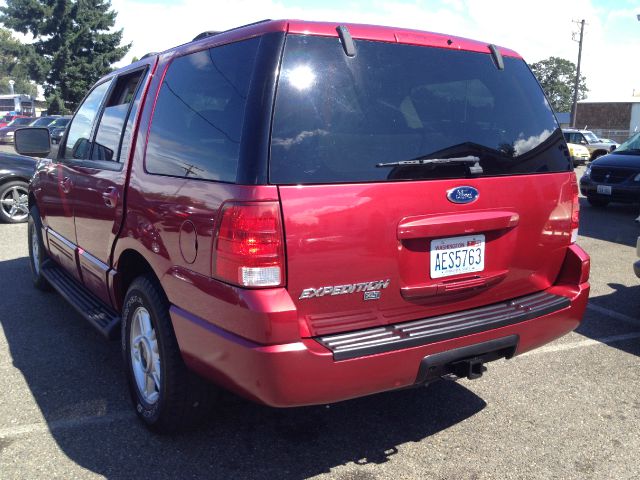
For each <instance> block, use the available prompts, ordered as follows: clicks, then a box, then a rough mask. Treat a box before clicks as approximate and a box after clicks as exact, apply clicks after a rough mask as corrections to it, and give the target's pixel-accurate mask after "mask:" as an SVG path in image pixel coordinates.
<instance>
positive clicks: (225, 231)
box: [213, 202, 284, 287]
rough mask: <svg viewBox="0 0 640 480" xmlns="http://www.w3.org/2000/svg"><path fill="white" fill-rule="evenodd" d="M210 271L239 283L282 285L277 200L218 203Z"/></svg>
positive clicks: (280, 234) (245, 284)
mask: <svg viewBox="0 0 640 480" xmlns="http://www.w3.org/2000/svg"><path fill="white" fill-rule="evenodd" d="M213 274H214V276H215V277H217V278H220V279H221V280H224V281H226V282H229V283H233V284H235V285H239V286H242V287H279V286H282V285H284V238H283V233H282V220H281V218H280V205H279V203H278V202H253V203H235V202H229V203H226V204H225V205H224V206H223V207H222V212H221V219H220V222H219V224H218V231H217V235H216V242H215V250H214V260H213Z"/></svg>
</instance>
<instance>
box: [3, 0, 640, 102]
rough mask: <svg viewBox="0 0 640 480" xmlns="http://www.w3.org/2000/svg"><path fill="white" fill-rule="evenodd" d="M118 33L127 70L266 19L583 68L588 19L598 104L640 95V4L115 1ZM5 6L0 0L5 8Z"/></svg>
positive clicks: (625, 0)
mask: <svg viewBox="0 0 640 480" xmlns="http://www.w3.org/2000/svg"><path fill="white" fill-rule="evenodd" d="M111 3H112V5H113V8H114V9H115V10H116V11H117V12H118V16H117V20H116V27H117V28H122V29H123V30H124V41H125V42H132V43H133V45H132V48H131V50H130V52H129V54H128V55H127V56H126V57H125V58H124V59H123V61H121V62H120V63H119V64H118V65H125V64H127V63H129V62H130V61H131V59H132V58H133V57H134V56H136V57H141V56H142V55H144V54H145V53H148V52H151V51H156V52H157V51H162V50H165V49H168V48H170V47H172V46H175V45H179V44H182V43H185V42H187V41H189V40H191V39H192V38H193V37H195V36H196V35H197V34H198V33H200V32H203V31H207V30H225V29H228V28H232V27H236V26H239V25H244V24H247V23H251V22H255V21H257V20H263V19H265V18H272V19H279V18H296V19H302V20H316V21H332V22H340V23H343V22H352V23H368V24H374V25H389V26H396V27H406V28H414V29H418V30H425V31H431V32H438V33H445V34H448V35H456V36H461V37H467V38H472V39H476V40H481V41H485V42H487V43H495V44H497V45H501V46H504V47H508V48H511V49H513V50H516V51H517V52H518V53H520V54H521V55H522V56H523V57H524V58H525V60H526V61H527V62H529V63H533V62H537V61H539V60H542V59H545V58H548V57H550V56H557V57H562V58H566V59H568V60H571V61H572V62H574V63H576V62H577V58H578V43H577V42H575V41H573V40H572V33H573V32H577V31H579V26H578V25H576V24H574V23H572V21H574V20H578V21H579V20H582V19H584V20H586V22H587V25H586V27H585V34H584V43H583V51H582V73H583V74H584V75H585V76H586V78H587V86H588V88H589V90H590V91H589V93H588V98H589V99H591V100H620V99H627V98H629V97H631V95H632V94H633V91H634V89H635V91H636V94H638V93H640V21H638V18H637V15H639V14H640V0H571V1H567V0H528V1H517V0H387V1H383V0H370V1H360V0H343V1H339V0H307V1H293V0H225V1H220V0H111ZM2 4H4V1H3V0H0V5H2Z"/></svg>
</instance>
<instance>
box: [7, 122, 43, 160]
mask: <svg viewBox="0 0 640 480" xmlns="http://www.w3.org/2000/svg"><path fill="white" fill-rule="evenodd" d="M13 142H14V148H15V149H16V152H18V153H19V154H20V155H27V156H29V157H46V156H47V155H49V153H51V136H50V135H49V130H48V129H46V128H40V127H30V128H19V129H17V130H16V132H15V134H14V140H13Z"/></svg>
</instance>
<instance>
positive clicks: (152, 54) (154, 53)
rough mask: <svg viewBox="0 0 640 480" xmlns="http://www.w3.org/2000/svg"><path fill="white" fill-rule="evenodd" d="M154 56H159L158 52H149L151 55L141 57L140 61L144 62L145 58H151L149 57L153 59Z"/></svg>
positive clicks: (146, 54)
mask: <svg viewBox="0 0 640 480" xmlns="http://www.w3.org/2000/svg"><path fill="white" fill-rule="evenodd" d="M154 55H158V52H149V53H145V54H144V55H143V56H141V57H140V58H139V59H138V60H144V59H145V58H149V57H153V56H154Z"/></svg>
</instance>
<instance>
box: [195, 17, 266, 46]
mask: <svg viewBox="0 0 640 480" xmlns="http://www.w3.org/2000/svg"><path fill="white" fill-rule="evenodd" d="M270 21H271V19H270V18H265V19H264V20H259V21H257V22H253V23H247V24H246V25H240V26H239V27H234V28H230V29H229V30H222V31H214V30H208V31H206V32H202V33H200V34H198V35H196V36H195V37H193V40H191V41H192V42H195V41H198V40H202V39H203V38H207V37H212V36H214V35H219V34H221V33H226V32H231V31H232V30H238V29H239V28H244V27H250V26H251V25H258V24H259V23H264V22H270Z"/></svg>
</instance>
